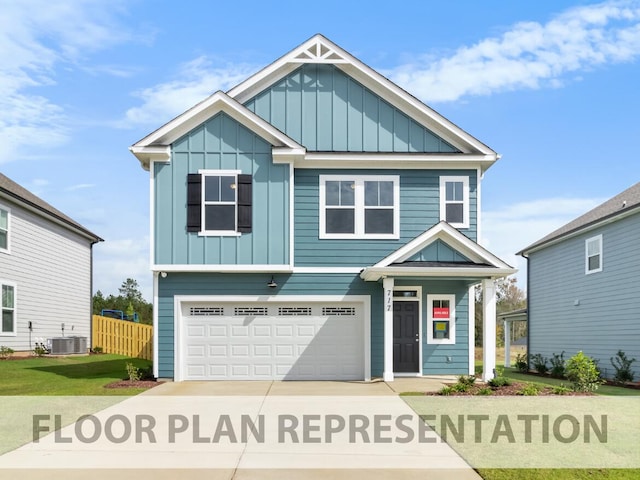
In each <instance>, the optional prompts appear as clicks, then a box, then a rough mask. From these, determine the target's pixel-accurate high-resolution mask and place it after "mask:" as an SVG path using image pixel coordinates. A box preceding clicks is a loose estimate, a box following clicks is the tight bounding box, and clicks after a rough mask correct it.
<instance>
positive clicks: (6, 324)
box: [2, 310, 13, 332]
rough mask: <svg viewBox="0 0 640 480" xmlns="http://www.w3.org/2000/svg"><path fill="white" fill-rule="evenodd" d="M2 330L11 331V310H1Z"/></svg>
mask: <svg viewBox="0 0 640 480" xmlns="http://www.w3.org/2000/svg"><path fill="white" fill-rule="evenodd" d="M2 331H3V332H13V311H12V310H3V311H2Z"/></svg>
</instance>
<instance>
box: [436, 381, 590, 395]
mask: <svg viewBox="0 0 640 480" xmlns="http://www.w3.org/2000/svg"><path fill="white" fill-rule="evenodd" d="M453 385H454V384H447V386H453ZM526 386H527V384H526V383H523V382H513V383H512V384H511V385H505V386H504V387H496V388H492V387H489V388H491V395H479V394H478V391H479V390H480V389H481V388H487V387H488V385H485V384H473V385H472V386H471V387H470V388H469V390H468V391H466V392H451V393H450V394H449V396H450V397H471V396H479V397H480V396H488V397H507V396H522V394H521V393H520V392H522V390H523V389H524V388H525V387H526ZM425 395H432V396H440V395H439V393H438V392H428V393H425ZM590 395H595V394H594V393H591V392H574V391H572V390H571V391H568V392H565V393H563V396H574V397H577V396H580V397H583V396H590ZM443 396H444V395H443ZM537 396H558V394H557V393H553V387H551V386H549V387H542V386H540V389H539V390H538V395H537Z"/></svg>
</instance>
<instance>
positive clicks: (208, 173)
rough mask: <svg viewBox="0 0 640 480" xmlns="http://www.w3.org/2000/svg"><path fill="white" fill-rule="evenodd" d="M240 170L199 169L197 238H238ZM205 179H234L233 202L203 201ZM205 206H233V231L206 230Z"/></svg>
mask: <svg viewBox="0 0 640 480" xmlns="http://www.w3.org/2000/svg"><path fill="white" fill-rule="evenodd" d="M241 173H242V171H241V170H211V169H201V170H198V174H199V175H200V182H201V187H200V207H201V208H200V231H199V232H198V236H199V237H239V236H240V235H241V234H240V232H238V175H239V174H241ZM206 177H233V178H235V183H234V184H235V189H234V192H233V195H234V200H233V201H222V200H218V201H215V202H212V201H209V202H208V203H207V200H206V199H205V196H206V189H207V188H206V182H205V178H206ZM207 205H209V206H211V205H214V206H215V205H233V207H234V213H233V230H206V229H205V226H206V225H205V222H206V210H207V208H206V207H207Z"/></svg>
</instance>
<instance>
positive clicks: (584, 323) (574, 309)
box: [528, 214, 640, 378]
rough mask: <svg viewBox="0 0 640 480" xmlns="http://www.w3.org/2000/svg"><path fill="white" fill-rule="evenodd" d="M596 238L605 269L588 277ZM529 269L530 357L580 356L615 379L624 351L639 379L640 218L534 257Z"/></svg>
mask: <svg viewBox="0 0 640 480" xmlns="http://www.w3.org/2000/svg"><path fill="white" fill-rule="evenodd" d="M600 234H601V235H602V248H603V255H602V260H603V269H602V271H601V272H597V273H592V274H589V275H586V274H585V240H586V239H587V238H591V237H593V236H596V235H600ZM528 268H529V276H530V277H529V348H530V353H532V354H536V353H541V354H543V355H544V356H546V357H551V355H552V354H553V353H558V354H559V353H561V352H562V351H563V350H564V351H565V352H566V353H565V359H567V358H569V357H571V356H572V355H574V354H575V353H577V352H578V351H580V350H582V351H583V352H584V353H585V354H586V355H589V356H591V357H594V358H596V359H598V360H599V361H600V363H599V368H600V369H601V370H602V372H603V374H604V375H605V376H607V377H613V375H614V374H615V370H614V368H613V366H612V365H611V362H610V358H611V357H614V356H615V354H616V352H617V351H618V350H623V351H624V352H625V353H626V354H627V356H628V357H629V358H636V359H638V361H637V362H635V363H634V364H633V365H632V367H633V369H634V371H635V375H636V378H640V363H639V362H640V281H638V278H639V275H640V214H635V215H632V216H629V217H626V218H624V219H621V220H619V221H616V222H614V223H611V224H609V225H606V226H603V227H600V228H598V229H595V230H592V231H589V232H587V233H583V234H581V235H578V236H576V237H573V238H569V239H566V240H564V241H562V242H561V243H558V244H556V245H552V246H550V247H547V248H544V249H542V250H539V251H537V252H532V253H531V254H530V255H529V267H528Z"/></svg>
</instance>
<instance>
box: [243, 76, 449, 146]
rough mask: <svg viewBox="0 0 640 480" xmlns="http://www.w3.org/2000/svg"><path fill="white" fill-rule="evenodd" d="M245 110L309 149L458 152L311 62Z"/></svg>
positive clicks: (358, 87) (354, 84)
mask: <svg viewBox="0 0 640 480" xmlns="http://www.w3.org/2000/svg"><path fill="white" fill-rule="evenodd" d="M245 106H246V107H247V108H248V109H249V110H251V111H252V112H254V113H255V114H256V115H258V116H260V117H262V118H263V119H265V120H266V121H267V122H269V123H271V124H272V125H273V126H274V127H276V128H278V129H279V130H281V131H283V132H284V133H286V134H287V135H288V136H289V137H291V138H293V139H294V140H295V141H296V142H298V143H300V144H301V145H304V146H305V147H306V148H307V150H309V151H320V152H322V151H325V152H330V151H333V152H433V153H436V152H437V153H452V152H458V150H457V149H456V148H454V147H453V146H452V145H450V144H449V143H447V142H446V141H444V140H443V139H441V138H440V137H438V136H437V135H435V134H434V133H432V132H431V131H430V130H428V129H427V128H425V127H423V126H422V125H420V124H418V123H417V122H416V121H415V120H413V119H411V118H409V117H408V116H407V115H405V114H404V113H403V112H401V111H400V110H398V109H397V108H395V107H393V106H391V105H390V104H389V103H388V102H386V101H385V100H384V99H382V98H381V97H379V96H378V95H376V94H375V93H373V92H372V91H371V90H369V89H367V88H366V87H364V86H363V85H362V84H360V83H359V82H357V81H355V80H354V79H352V78H351V77H349V76H348V75H347V74H345V73H344V72H343V71H341V70H340V69H339V68H337V67H335V66H333V65H323V64H305V65H303V66H301V67H300V68H298V69H297V70H295V71H294V72H292V73H290V74H289V75H287V76H286V77H285V78H283V79H281V80H279V81H278V82H277V83H275V84H274V85H272V86H271V87H269V88H267V89H266V90H264V91H263V92H261V93H259V94H258V95H256V96H255V97H254V98H252V99H250V100H249V101H247V102H246V103H245Z"/></svg>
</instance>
